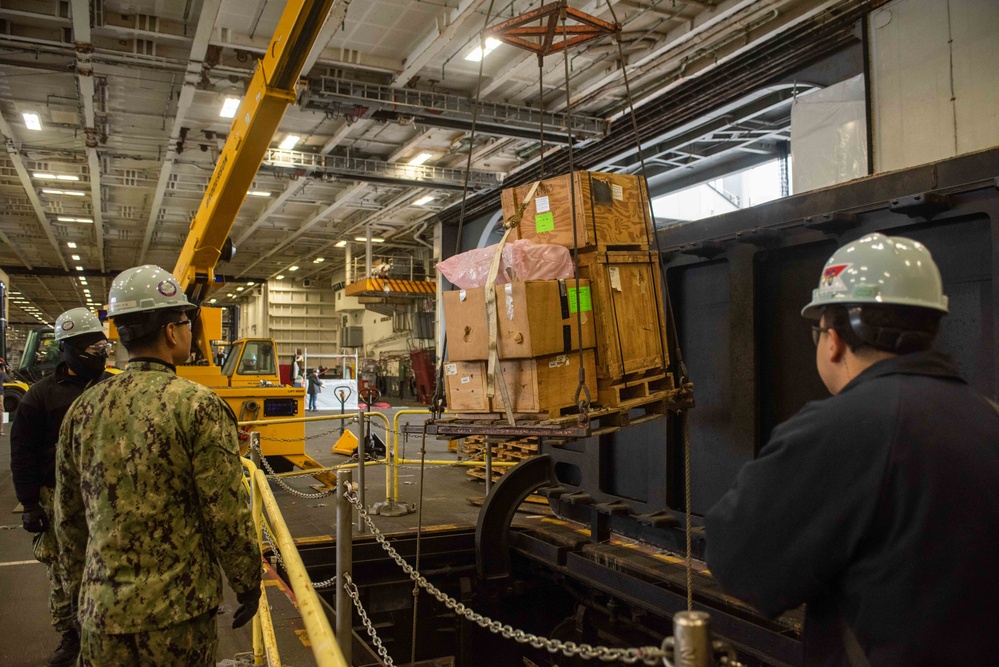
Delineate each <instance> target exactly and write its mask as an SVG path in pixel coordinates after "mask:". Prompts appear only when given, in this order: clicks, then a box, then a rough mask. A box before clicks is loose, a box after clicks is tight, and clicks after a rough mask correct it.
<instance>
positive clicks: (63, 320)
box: [55, 307, 104, 341]
mask: <svg viewBox="0 0 999 667" xmlns="http://www.w3.org/2000/svg"><path fill="white" fill-rule="evenodd" d="M89 333H99V334H103V333H104V327H103V326H102V325H101V321H100V320H99V319H97V316H96V315H94V314H93V313H92V312H90V311H89V310H87V309H86V308H83V307H80V308H71V309H70V310H67V311H66V312H65V313H63V314H62V315H60V316H59V317H57V318H56V322H55V339H56V340H57V341H60V340H66V339H67V338H72V337H74V336H81V335H83V334H89Z"/></svg>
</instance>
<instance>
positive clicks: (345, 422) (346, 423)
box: [260, 417, 357, 442]
mask: <svg viewBox="0 0 999 667" xmlns="http://www.w3.org/2000/svg"><path fill="white" fill-rule="evenodd" d="M341 421H342V422H343V425H344V426H349V425H350V424H356V423H357V417H354V418H353V419H344V420H341ZM339 432H340V425H339V424H338V425H337V427H336V428H334V429H332V430H329V431H323V432H322V433H316V434H315V435H307V436H305V437H304V438H273V437H270V436H265V435H263V434H261V436H260V439H261V440H266V441H267V442H301V441H302V440H315V439H316V438H325V437H326V436H328V435H333V434H334V433H339Z"/></svg>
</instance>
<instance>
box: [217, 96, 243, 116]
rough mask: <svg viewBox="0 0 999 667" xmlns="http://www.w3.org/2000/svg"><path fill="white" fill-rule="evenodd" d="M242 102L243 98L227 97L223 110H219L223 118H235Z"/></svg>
mask: <svg viewBox="0 0 999 667" xmlns="http://www.w3.org/2000/svg"><path fill="white" fill-rule="evenodd" d="M240 102H241V100H240V99H239V98H238V97H227V98H225V102H223V103H222V110H221V111H219V115H220V116H222V117H223V118H235V117H236V111H237V110H238V109H239V103H240Z"/></svg>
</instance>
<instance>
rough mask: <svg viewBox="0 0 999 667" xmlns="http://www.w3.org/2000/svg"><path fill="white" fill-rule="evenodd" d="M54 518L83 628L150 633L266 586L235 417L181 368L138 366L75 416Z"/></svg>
mask: <svg viewBox="0 0 999 667" xmlns="http://www.w3.org/2000/svg"><path fill="white" fill-rule="evenodd" d="M57 457H58V458H57V482H56V501H55V519H56V533H57V535H58V537H59V544H60V547H61V553H60V561H61V563H62V566H63V568H64V571H65V573H66V577H67V582H66V583H67V586H68V588H69V590H70V592H72V593H73V594H76V593H77V592H78V600H79V614H80V622H81V623H82V625H83V627H84V629H87V630H91V631H97V632H103V633H106V634H126V633H135V632H144V631H148V630H153V629H157V628H164V627H167V626H170V625H175V624H177V623H181V622H183V621H185V620H187V619H190V618H193V617H195V616H198V615H199V614H204V613H205V612H208V611H212V610H214V609H216V608H217V607H218V606H219V604H220V602H221V588H222V581H221V577H220V575H219V570H218V567H216V561H217V562H218V563H220V564H221V566H222V569H223V570H225V574H226V577H227V578H228V579H229V584H230V585H231V586H232V588H233V590H235V591H236V592H237V593H242V592H245V591H247V590H249V589H250V588H252V587H254V586H259V585H260V570H261V560H260V550H259V548H258V546H257V542H256V536H255V531H254V528H253V521H252V518H251V515H250V510H249V506H248V504H247V494H246V491H245V490H244V488H243V486H242V470H241V466H240V463H239V453H238V448H237V432H236V420H235V417H234V416H233V414H232V411H231V410H230V409H229V407H228V406H227V405H226V404H225V403H224V402H223V401H222V399H220V398H219V397H218V396H216V395H215V394H214V393H213V392H212V391H211V390H210V389H208V388H206V387H203V386H202V385H199V384H196V383H194V382H191V381H189V380H185V379H183V378H179V377H177V375H176V372H175V369H174V368H173V366H170V365H169V364H166V363H164V362H161V361H157V360H151V359H136V360H133V361H132V362H131V363H130V364H129V366H128V368H127V369H126V370H125V372H124V373H121V374H120V375H117V376H115V377H113V378H111V379H110V380H107V381H105V382H102V383H101V384H99V385H97V386H95V387H92V388H91V389H89V390H88V391H86V392H85V393H84V394H83V395H82V396H81V397H80V398H79V400H77V401H76V403H74V404H73V406H72V407H71V408H70V410H69V413H68V414H67V415H66V419H65V420H64V422H63V425H62V430H61V431H60V434H59V447H58V453H57Z"/></svg>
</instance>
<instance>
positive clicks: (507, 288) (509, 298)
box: [503, 283, 513, 322]
mask: <svg viewBox="0 0 999 667" xmlns="http://www.w3.org/2000/svg"><path fill="white" fill-rule="evenodd" d="M503 293H504V294H505V295H506V298H505V301H506V319H508V320H510V321H511V322H512V321H513V283H507V284H506V285H504V286H503Z"/></svg>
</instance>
